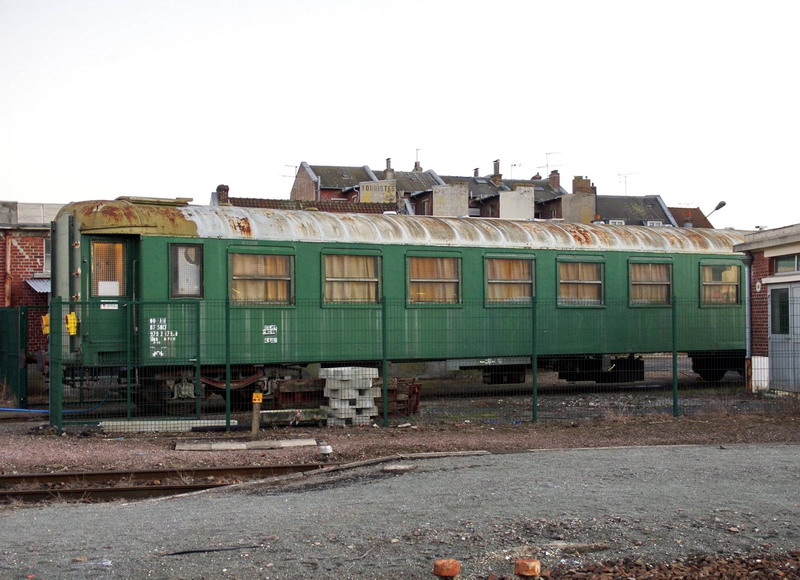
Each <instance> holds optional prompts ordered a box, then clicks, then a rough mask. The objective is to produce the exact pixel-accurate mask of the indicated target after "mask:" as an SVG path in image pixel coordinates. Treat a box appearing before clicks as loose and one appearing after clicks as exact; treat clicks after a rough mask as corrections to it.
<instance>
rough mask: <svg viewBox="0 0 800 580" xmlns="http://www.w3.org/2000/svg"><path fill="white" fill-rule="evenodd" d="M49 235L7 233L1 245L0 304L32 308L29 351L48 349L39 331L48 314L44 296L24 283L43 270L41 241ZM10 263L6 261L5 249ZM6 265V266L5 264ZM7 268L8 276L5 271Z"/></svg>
mask: <svg viewBox="0 0 800 580" xmlns="http://www.w3.org/2000/svg"><path fill="white" fill-rule="evenodd" d="M48 236H49V232H31V231H13V230H6V231H5V232H4V236H3V242H2V244H0V264H2V268H0V289H2V291H3V292H4V300H3V304H4V305H7V306H11V307H15V308H16V307H20V306H31V307H34V308H31V309H30V310H29V318H28V352H29V353H31V352H36V351H40V350H46V349H47V337H46V336H44V335H43V334H42V331H41V319H40V317H41V315H43V314H44V313H45V312H46V311H47V294H42V293H39V292H36V291H35V290H34V289H33V288H31V287H30V285H28V283H27V282H25V280H29V279H31V278H34V277H35V274H41V272H42V271H43V270H44V240H45V238H46V237H48ZM7 248H9V249H10V260H6V249H7ZM7 263H8V266H7V265H6V264H7ZM7 268H8V269H9V272H8V274H7V272H6V269H7Z"/></svg>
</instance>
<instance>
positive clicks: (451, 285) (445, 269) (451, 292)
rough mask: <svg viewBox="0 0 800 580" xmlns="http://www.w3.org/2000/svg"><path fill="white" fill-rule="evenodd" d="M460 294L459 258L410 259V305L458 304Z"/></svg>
mask: <svg viewBox="0 0 800 580" xmlns="http://www.w3.org/2000/svg"><path fill="white" fill-rule="evenodd" d="M460 292H461V268H460V259H459V258H443V257H442V258H439V257H435V258H423V257H409V258H408V301H409V303H411V304H458V302H459V299H460Z"/></svg>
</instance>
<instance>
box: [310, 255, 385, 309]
mask: <svg viewBox="0 0 800 580" xmlns="http://www.w3.org/2000/svg"><path fill="white" fill-rule="evenodd" d="M322 258H323V262H322V267H323V276H324V277H325V289H324V296H323V301H324V302H325V304H377V303H378V302H379V299H380V284H379V268H380V262H379V259H378V256H353V255H345V254H324V255H323V256H322Z"/></svg>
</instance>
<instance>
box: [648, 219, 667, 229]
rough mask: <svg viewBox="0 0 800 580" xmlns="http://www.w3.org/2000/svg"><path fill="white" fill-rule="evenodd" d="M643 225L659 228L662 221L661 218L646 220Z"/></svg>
mask: <svg viewBox="0 0 800 580" xmlns="http://www.w3.org/2000/svg"><path fill="white" fill-rule="evenodd" d="M645 225H648V226H652V227H656V228H660V227H661V226H663V225H664V222H662V221H661V220H647V222H646V223H645Z"/></svg>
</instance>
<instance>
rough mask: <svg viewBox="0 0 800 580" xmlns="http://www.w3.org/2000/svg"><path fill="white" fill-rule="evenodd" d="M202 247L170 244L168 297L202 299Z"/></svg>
mask: <svg viewBox="0 0 800 580" xmlns="http://www.w3.org/2000/svg"><path fill="white" fill-rule="evenodd" d="M202 296H203V246H201V245H200V244H170V297H172V298H181V297H191V298H202Z"/></svg>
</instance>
